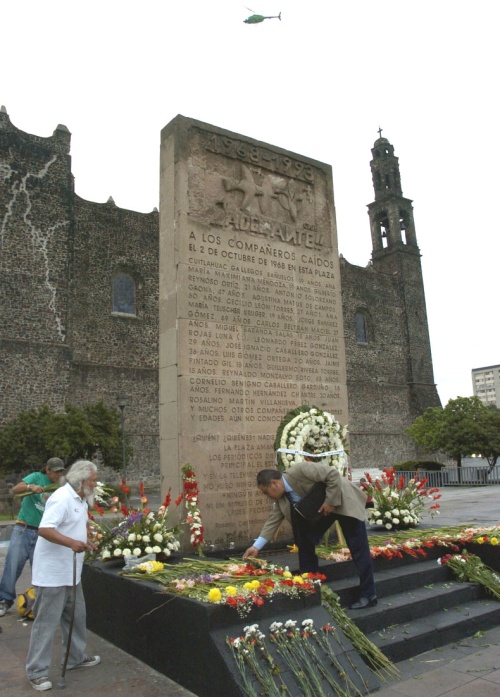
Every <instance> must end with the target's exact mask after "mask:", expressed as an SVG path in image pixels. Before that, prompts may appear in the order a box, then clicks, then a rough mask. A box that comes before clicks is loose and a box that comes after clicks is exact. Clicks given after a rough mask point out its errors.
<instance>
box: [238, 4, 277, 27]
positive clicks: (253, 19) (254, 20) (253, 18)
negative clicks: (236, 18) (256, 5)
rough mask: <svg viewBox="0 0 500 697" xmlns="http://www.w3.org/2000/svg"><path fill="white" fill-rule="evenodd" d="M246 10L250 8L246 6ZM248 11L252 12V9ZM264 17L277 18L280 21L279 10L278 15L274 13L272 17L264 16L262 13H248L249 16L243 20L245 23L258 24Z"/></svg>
mask: <svg viewBox="0 0 500 697" xmlns="http://www.w3.org/2000/svg"><path fill="white" fill-rule="evenodd" d="M247 10H250V8H249V7H247ZM250 12H253V10H250ZM265 19H279V21H280V22H281V12H280V13H279V15H275V16H274V17H265V16H264V15H257V14H253V15H250V17H247V18H246V19H244V20H243V21H244V23H245V24H260V23H261V22H263V21H264V20H265Z"/></svg>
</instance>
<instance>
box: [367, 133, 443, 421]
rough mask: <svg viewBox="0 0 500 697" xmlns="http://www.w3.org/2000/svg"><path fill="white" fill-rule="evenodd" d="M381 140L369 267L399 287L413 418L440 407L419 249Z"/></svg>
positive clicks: (393, 160)
mask: <svg viewBox="0 0 500 697" xmlns="http://www.w3.org/2000/svg"><path fill="white" fill-rule="evenodd" d="M379 135H380V137H379V138H378V139H377V140H376V141H375V143H374V146H373V148H372V155H373V159H372V161H371V162H370V167H371V171H372V178H373V188H374V191H375V201H374V202H373V203H370V204H369V205H368V214H369V217H370V227H371V234H372V246H373V249H372V265H373V270H374V271H377V272H379V273H385V274H391V275H392V276H393V277H394V279H395V280H396V281H397V283H398V288H399V297H400V308H401V332H402V336H401V344H402V346H404V347H405V348H404V350H405V352H406V376H405V379H406V383H407V386H408V389H409V395H410V412H411V413H413V414H414V415H415V417H416V416H418V415H419V414H421V413H422V412H423V411H424V410H425V409H426V408H427V407H429V406H437V405H439V404H440V401H439V397H438V394H437V390H436V386H435V384H434V374H433V368H432V356H431V346H430V339H429V330H428V323H427V310H426V305H425V293H424V282H423V277H422V267H421V263H420V250H419V248H418V244H417V237H416V233H415V222H414V219H413V205H412V201H411V200H410V199H408V198H405V197H404V196H403V191H402V187H401V176H400V172H399V160H398V158H397V157H396V156H395V155H394V146H393V145H392V144H391V143H390V142H389V141H388V140H387V138H382V131H381V129H380V130H379Z"/></svg>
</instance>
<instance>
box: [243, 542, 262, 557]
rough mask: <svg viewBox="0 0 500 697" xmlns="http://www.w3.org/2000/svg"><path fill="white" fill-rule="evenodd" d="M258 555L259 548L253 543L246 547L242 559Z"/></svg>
mask: <svg viewBox="0 0 500 697" xmlns="http://www.w3.org/2000/svg"><path fill="white" fill-rule="evenodd" d="M258 555H259V550H258V549H257V547H254V546H253V545H252V546H251V547H249V548H248V549H247V551H246V552H245V554H244V555H243V559H248V557H257V556H258Z"/></svg>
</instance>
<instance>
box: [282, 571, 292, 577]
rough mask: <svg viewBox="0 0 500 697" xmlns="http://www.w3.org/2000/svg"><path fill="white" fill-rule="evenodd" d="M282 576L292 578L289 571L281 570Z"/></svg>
mask: <svg viewBox="0 0 500 697" xmlns="http://www.w3.org/2000/svg"><path fill="white" fill-rule="evenodd" d="M283 578H292V574H291V573H290V572H289V571H283Z"/></svg>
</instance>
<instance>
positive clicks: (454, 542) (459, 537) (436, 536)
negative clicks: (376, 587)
mask: <svg viewBox="0 0 500 697" xmlns="http://www.w3.org/2000/svg"><path fill="white" fill-rule="evenodd" d="M499 539H500V525H495V526H493V527H477V528H475V527H474V528H472V527H464V526H462V525H456V526H451V527H443V528H429V529H427V530H412V531H411V532H405V531H399V532H397V531H393V532H392V533H390V534H388V535H379V534H377V535H370V536H369V537H368V543H369V545H370V555H371V557H372V558H373V559H375V558H376V557H385V558H386V559H393V558H395V557H399V558H401V557H403V555H404V554H409V555H410V556H413V557H416V556H419V557H425V556H426V554H427V552H426V550H427V549H429V548H432V547H447V548H448V549H451V551H453V552H459V551H460V549H461V548H462V547H464V546H465V545H467V544H470V543H474V542H475V543H478V544H484V545H488V544H491V545H492V546H496V545H497V544H498V540H499ZM316 552H317V554H318V556H319V557H320V558H321V559H328V560H330V561H331V560H333V561H338V562H343V561H349V560H350V559H351V553H350V552H349V550H348V549H347V548H343V547H342V546H341V545H338V544H337V545H331V546H328V545H319V546H318V547H316Z"/></svg>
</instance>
